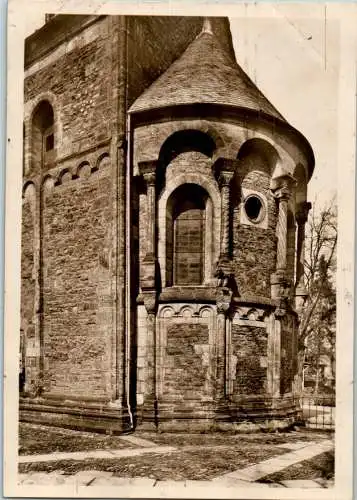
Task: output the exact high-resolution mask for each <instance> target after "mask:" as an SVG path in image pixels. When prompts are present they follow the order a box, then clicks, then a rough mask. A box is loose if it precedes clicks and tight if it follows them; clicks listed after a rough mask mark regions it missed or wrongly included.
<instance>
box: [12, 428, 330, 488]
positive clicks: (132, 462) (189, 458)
mask: <svg viewBox="0 0 357 500" xmlns="http://www.w3.org/2000/svg"><path fill="white" fill-rule="evenodd" d="M332 439H333V435H332V433H331V432H317V431H311V430H307V429H306V430H295V431H291V432H284V433H280V432H279V433H251V434H227V433H212V434H189V433H185V434H183V433H182V434H175V433H161V434H160V433H149V432H145V433H144V432H141V433H135V434H130V435H122V436H109V435H105V434H96V433H89V432H80V431H73V430H66V429H59V428H54V427H46V426H40V425H34V424H26V423H23V424H20V431H19V455H20V456H19V473H20V475H19V479H20V483H22V484H36V481H39V484H44V483H43V481H45V484H49V482H50V481H53V484H64V483H66V482H68V480H71V481H72V482H73V481H75V480H76V478H77V479H78V480H79V481H80V482H81V484H83V485H84V484H87V485H89V484H97V482H98V480H100V481H101V483H100V484H102V483H103V481H107V483H108V484H117V482H118V481H124V480H128V481H132V480H138V481H140V480H144V478H146V479H147V480H149V479H150V480H152V482H153V484H155V483H156V482H157V481H164V482H165V481H166V482H167V481H170V482H173V481H175V482H178V481H181V482H182V481H196V482H208V481H210V482H217V481H218V482H219V484H223V483H224V484H231V483H232V482H233V483H235V484H239V485H241V483H242V481H243V482H244V481H247V482H248V483H250V485H252V484H253V483H254V484H256V485H258V484H259V485H260V486H264V485H265V486H269V487H270V486H280V487H282V486H288V484H289V482H290V481H292V482H294V481H297V480H304V481H305V482H307V485H309V484H310V486H311V487H328V486H331V485H332V484H333V476H334V454H333V441H332ZM119 478H120V479H119ZM222 481H223V483H222ZM285 481H286V483H285ZM309 481H310V483H309ZM93 482H94V483H93ZM248 483H247V484H248ZM51 484H52V483H51ZM208 484H210V483H208Z"/></svg>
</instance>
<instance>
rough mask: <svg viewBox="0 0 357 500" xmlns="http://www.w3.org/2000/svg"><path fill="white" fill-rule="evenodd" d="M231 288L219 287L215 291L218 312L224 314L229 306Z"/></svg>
mask: <svg viewBox="0 0 357 500" xmlns="http://www.w3.org/2000/svg"><path fill="white" fill-rule="evenodd" d="M231 300H232V290H231V289H230V288H227V287H219V288H218V289H217V292H216V306H217V312H218V314H224V315H226V314H227V313H228V311H229V309H230V307H231Z"/></svg>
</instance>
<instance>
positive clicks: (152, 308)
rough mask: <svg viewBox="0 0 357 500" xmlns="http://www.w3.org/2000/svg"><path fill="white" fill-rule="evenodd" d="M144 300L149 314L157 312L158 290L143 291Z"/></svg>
mask: <svg viewBox="0 0 357 500" xmlns="http://www.w3.org/2000/svg"><path fill="white" fill-rule="evenodd" d="M142 295H143V302H144V306H145V309H146V311H147V313H148V314H155V313H156V308H157V293H156V291H154V290H153V291H143V292H142Z"/></svg>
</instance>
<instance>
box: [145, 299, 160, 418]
mask: <svg viewBox="0 0 357 500" xmlns="http://www.w3.org/2000/svg"><path fill="white" fill-rule="evenodd" d="M143 299H144V306H145V309H146V311H147V322H146V326H147V344H146V345H147V347H146V349H147V376H146V390H145V395H144V419H145V420H149V421H150V422H152V423H154V425H155V426H157V387H156V372H157V366H156V365H157V363H156V358H157V356H156V351H157V342H156V308H157V294H156V291H154V290H153V291H145V292H143Z"/></svg>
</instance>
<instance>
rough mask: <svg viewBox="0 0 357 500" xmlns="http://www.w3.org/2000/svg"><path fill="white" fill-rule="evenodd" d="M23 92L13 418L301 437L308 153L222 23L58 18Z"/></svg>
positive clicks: (30, 64)
mask: <svg viewBox="0 0 357 500" xmlns="http://www.w3.org/2000/svg"><path fill="white" fill-rule="evenodd" d="M24 76H25V81H24V126H23V130H24V148H23V212H22V261H21V266H22V275H21V332H20V351H21V353H20V358H21V362H22V366H23V377H22V383H21V384H20V420H22V421H27V422H36V423H47V424H51V425H60V426H66V427H72V428H78V429H95V430H101V431H107V432H121V431H128V430H133V429H159V430H199V431H205V430H215V429H222V430H223V429H239V426H240V424H242V423H246V422H249V423H253V424H258V425H259V426H264V425H276V426H284V425H289V424H291V423H293V422H295V421H296V420H297V419H298V417H299V406H298V397H297V396H298V390H299V383H298V382H299V381H298V373H297V351H298V338H297V328H298V313H299V311H300V310H301V308H302V307H303V304H304V299H305V296H306V291H305V288H304V275H303V263H304V235H305V230H304V227H305V223H306V220H307V215H308V210H309V208H310V203H308V202H307V199H306V196H307V183H308V181H309V179H310V178H311V175H312V172H313V169H314V155H313V151H312V149H311V146H310V144H309V143H308V141H307V140H306V139H305V137H304V136H303V135H302V134H301V133H300V132H298V131H297V130H296V129H295V128H293V127H292V126H291V125H290V124H289V123H287V121H286V120H285V119H284V118H283V116H282V115H281V114H280V113H279V112H278V111H277V109H276V108H275V107H274V106H273V105H272V104H271V103H270V102H269V100H268V99H267V98H266V97H265V96H264V95H263V94H262V93H261V91H260V90H259V89H258V88H257V86H256V85H255V84H254V83H253V81H252V80H251V79H250V78H249V76H248V75H247V74H246V73H245V72H244V71H243V69H242V68H241V67H240V66H239V62H237V61H236V59H235V54H234V50H233V45H232V37H231V32H230V26H229V21H228V19H226V18H205V19H203V18H198V17H170V16H167V17H164V16H105V15H102V16H91V15H82V16H80V15H55V16H48V19H47V22H46V23H45V24H44V26H43V27H42V28H40V29H39V30H37V31H36V32H35V33H33V34H32V35H31V36H29V37H28V38H27V39H26V42H25V74H24Z"/></svg>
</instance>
